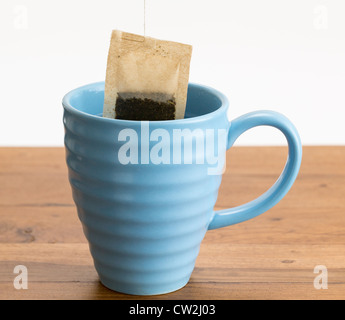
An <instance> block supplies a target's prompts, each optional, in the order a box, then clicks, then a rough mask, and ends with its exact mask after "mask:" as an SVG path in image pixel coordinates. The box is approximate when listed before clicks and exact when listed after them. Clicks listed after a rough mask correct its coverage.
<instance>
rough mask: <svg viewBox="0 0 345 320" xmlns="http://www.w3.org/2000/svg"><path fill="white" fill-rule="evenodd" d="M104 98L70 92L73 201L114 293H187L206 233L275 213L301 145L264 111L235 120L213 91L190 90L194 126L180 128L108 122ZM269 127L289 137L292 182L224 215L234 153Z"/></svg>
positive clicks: (67, 113) (183, 123)
mask: <svg viewBox="0 0 345 320" xmlns="http://www.w3.org/2000/svg"><path fill="white" fill-rule="evenodd" d="M103 100H104V83H103V82H101V83H95V84H90V85H86V86H84V87H81V88H78V89H75V90H73V91H71V92H69V93H68V94H67V95H66V96H65V97H64V99H63V106H64V117H63V122H64V126H65V149H66V161H67V166H68V172H69V181H70V184H71V187H72V193H73V199H74V201H75V204H76V207H77V211H78V216H79V219H80V221H81V223H82V226H83V230H84V233H85V236H86V238H87V240H88V242H89V247H90V252H91V255H92V257H93V260H94V265H95V268H96V270H97V272H98V275H99V278H100V281H101V282H102V283H103V284H104V285H105V286H106V287H108V288H110V289H112V290H115V291H119V292H123V293H127V294H135V295H155V294H163V293H168V292H172V291H175V290H177V289H180V288H182V287H183V286H185V285H186V284H187V282H188V281H189V279H190V276H191V274H192V271H193V269H194V265H195V260H196V258H197V255H198V253H199V248H200V244H201V242H202V240H203V238H204V236H205V233H206V231H207V230H211V229H217V228H221V227H225V226H229V225H232V224H235V223H239V222H242V221H245V220H248V219H251V218H254V217H256V216H258V215H259V214H261V213H263V212H265V211H267V210H268V209H270V208H271V207H273V206H274V205H275V204H277V203H278V202H279V201H280V200H281V199H282V198H283V197H284V195H285V194H286V193H287V192H288V190H289V189H290V187H291V186H292V184H293V182H294V181H295V178H296V176H297V173H298V171H299V167H300V163H301V157H302V147H301V142H300V139H299V136H298V133H297V131H296V129H295V127H294V126H293V124H292V123H291V122H290V121H289V120H288V119H287V118H286V117H285V116H283V115H281V114H279V113H276V112H272V111H255V112H252V113H248V114H246V115H243V116H241V117H239V118H237V119H235V120H233V121H231V122H230V121H229V120H228V118H227V110H228V100H227V98H226V97H225V96H224V95H223V94H222V93H220V92H218V91H217V90H214V89H212V88H209V87H206V86H202V85H197V84H190V85H189V89H188V101H187V107H186V116H185V119H181V120H172V121H150V122H147V121H145V122H141V121H127V120H117V119H108V118H103V117H101V116H100V115H101V114H102V109H103ZM262 125H264V126H272V127H275V128H278V129H279V130H280V131H282V132H283V134H284V135H285V137H286V139H287V142H288V147H289V152H288V159H287V162H286V165H285V168H284V170H283V172H282V174H281V175H280V177H279V178H278V180H277V181H276V182H275V184H274V185H273V186H272V187H271V188H270V189H269V190H268V191H267V192H265V193H264V194H263V195H262V196H260V197H259V198H257V199H256V200H253V201H251V202H249V203H247V204H244V205H241V206H239V207H235V208H230V209H226V210H221V211H214V210H213V208H214V205H215V203H216V200H217V195H218V189H219V186H220V183H221V179H222V175H221V171H222V170H219V169H222V168H223V165H224V163H225V155H226V150H227V149H229V148H230V147H231V146H232V145H233V143H234V142H235V140H236V139H237V138H238V137H239V136H240V135H241V134H242V133H243V132H245V131H247V130H248V129H250V128H253V127H256V126H262ZM189 135H190V136H189ZM179 148H180V149H179ZM229 196H231V195H229ZM229 232H230V230H229Z"/></svg>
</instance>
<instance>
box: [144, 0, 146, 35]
mask: <svg viewBox="0 0 345 320" xmlns="http://www.w3.org/2000/svg"><path fill="white" fill-rule="evenodd" d="M144 37H146V0H144Z"/></svg>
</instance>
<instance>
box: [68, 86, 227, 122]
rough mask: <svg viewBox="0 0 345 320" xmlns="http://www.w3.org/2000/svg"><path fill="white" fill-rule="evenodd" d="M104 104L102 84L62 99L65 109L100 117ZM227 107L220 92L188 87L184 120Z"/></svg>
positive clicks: (199, 87)
mask: <svg viewBox="0 0 345 320" xmlns="http://www.w3.org/2000/svg"><path fill="white" fill-rule="evenodd" d="M103 103H104V82H99V83H95V84H91V85H87V86H84V87H81V88H78V89H75V90H73V91H71V92H70V93H69V94H67V95H66V96H65V98H64V101H63V104H64V106H65V107H72V108H73V109H76V110H78V111H81V112H84V113H87V114H89V115H93V116H99V117H101V116H102V114H103ZM225 105H227V99H226V98H225V96H224V95H223V94H221V93H220V92H218V91H216V90H214V89H212V88H209V87H205V86H201V85H197V84H192V83H190V84H189V85H188V94H187V105H186V112H185V119H189V118H194V117H199V116H203V115H207V114H209V113H212V112H215V111H217V110H219V109H220V108H221V107H224V106H225Z"/></svg>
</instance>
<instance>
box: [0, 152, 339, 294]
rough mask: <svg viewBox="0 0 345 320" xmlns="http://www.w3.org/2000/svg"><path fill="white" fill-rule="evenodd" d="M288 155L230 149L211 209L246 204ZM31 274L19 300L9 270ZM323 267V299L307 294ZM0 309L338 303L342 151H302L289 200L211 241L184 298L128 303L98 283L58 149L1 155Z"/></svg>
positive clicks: (313, 291)
mask: <svg viewBox="0 0 345 320" xmlns="http://www.w3.org/2000/svg"><path fill="white" fill-rule="evenodd" d="M286 155H287V148H285V147H234V148H232V149H231V150H230V151H229V152H228V154H227V170H226V173H225V174H224V177H223V182H222V185H221V188H220V191H219V198H218V201H217V204H216V208H215V209H223V208H227V207H233V206H236V205H240V204H243V203H245V202H247V201H250V200H252V199H254V198H255V197H257V196H259V195H260V194H261V193H263V192H264V191H265V190H267V189H268V188H269V187H270V186H271V185H272V184H273V183H274V181H275V180H276V179H277V178H278V176H279V174H280V172H281V170H282V168H283V166H284V164H285V161H286ZM16 265H25V266H26V267H27V269H28V279H29V282H28V289H27V290H17V289H15V288H14V285H13V281H14V278H15V277H16V274H15V273H14V267H15V266H16ZM318 265H323V266H326V267H327V270H328V289H321V290H317V289H315V288H314V279H315V277H316V276H318V274H316V273H314V268H315V267H316V266H318ZM0 299H345V147H304V148H303V160H302V167H301V171H300V174H299V176H298V178H297V180H296V182H295V184H294V185H293V187H292V189H291V190H290V192H289V193H288V194H287V196H286V197H285V198H284V199H283V200H282V201H281V202H280V203H279V204H278V205H276V206H275V207H274V208H272V209H271V210H269V211H268V212H266V213H265V214H263V215H261V216H259V217H257V218H255V219H252V220H250V221H247V222H244V223H241V224H238V225H234V226H231V227H227V228H223V229H219V230H213V231H209V232H208V233H207V234H206V237H205V239H204V241H203V243H202V246H201V250H200V254H199V257H198V259H197V262H196V267H195V270H194V272H193V274H192V277H191V280H190V282H189V283H188V284H187V286H186V287H184V288H183V289H181V290H179V291H176V292H174V293H171V294H167V295H160V296H154V297H138V296H129V295H124V294H120V293H117V292H113V291H111V290H109V289H107V288H105V287H104V286H103V285H102V284H101V283H100V282H99V280H98V276H97V273H96V271H95V269H94V267H93V263H92V258H91V256H90V253H89V249H88V245H87V242H86V240H85V237H84V235H83V232H82V227H81V224H80V222H79V220H78V217H77V213H76V209H75V206H74V203H73V200H72V196H71V190H70V186H69V183H68V178H67V168H66V164H65V153H64V149H63V148H0Z"/></svg>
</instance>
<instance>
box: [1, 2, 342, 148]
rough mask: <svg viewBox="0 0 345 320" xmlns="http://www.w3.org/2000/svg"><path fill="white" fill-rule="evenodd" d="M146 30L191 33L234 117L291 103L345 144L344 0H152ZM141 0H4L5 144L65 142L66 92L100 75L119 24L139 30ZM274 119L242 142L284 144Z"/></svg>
mask: <svg viewBox="0 0 345 320" xmlns="http://www.w3.org/2000/svg"><path fill="white" fill-rule="evenodd" d="M146 2H147V3H146V35H148V36H152V37H156V38H161V39H166V40H174V41H180V42H185V43H189V44H192V45H193V47H194V49H193V50H194V51H193V57H192V64H191V72H190V81H192V82H197V83H201V84H205V85H209V86H213V87H215V88H217V89H218V90H220V91H223V92H224V93H225V94H226V95H227V96H228V97H229V100H230V112H229V117H230V119H233V118H235V117H237V116H239V115H241V114H243V113H246V112H249V111H254V110H258V109H272V110H275V111H278V112H281V113H283V114H285V115H286V116H287V117H288V118H290V119H291V120H292V122H293V123H294V124H295V125H296V127H297V129H298V130H299V132H300V135H301V139H302V142H303V144H304V145H316V144H317V145H319V144H322V145H325V144H332V145H333V144H345V128H344V127H345V18H344V17H345V1H344V0H260V1H259V0H208V1H204V0H146ZM143 3H144V0H97V1H96V0H93V1H90V0H59V1H53V0H49V1H47V0H26V1H25V0H21V1H19V0H1V2H0V88H1V89H0V108H1V113H0V145H1V146H62V145H63V125H62V106H61V100H62V97H63V95H64V94H65V93H66V92H68V91H69V90H71V89H73V88H75V87H78V86H80V85H83V84H87V83H90V82H96V81H101V80H104V78H105V70H106V59H107V54H108V48H109V39H110V34H111V30H112V29H121V30H124V31H128V32H134V33H139V34H143V21H144V18H143V16H144V14H143V7H144V6H143ZM281 144H285V140H284V138H283V136H282V135H281V134H280V133H278V132H277V131H276V130H274V129H271V128H258V129H253V130H252V131H251V132H249V133H246V134H245V135H243V136H242V137H241V138H240V139H239V140H238V143H237V145H281Z"/></svg>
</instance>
